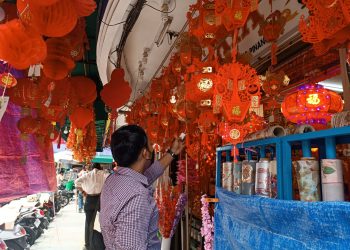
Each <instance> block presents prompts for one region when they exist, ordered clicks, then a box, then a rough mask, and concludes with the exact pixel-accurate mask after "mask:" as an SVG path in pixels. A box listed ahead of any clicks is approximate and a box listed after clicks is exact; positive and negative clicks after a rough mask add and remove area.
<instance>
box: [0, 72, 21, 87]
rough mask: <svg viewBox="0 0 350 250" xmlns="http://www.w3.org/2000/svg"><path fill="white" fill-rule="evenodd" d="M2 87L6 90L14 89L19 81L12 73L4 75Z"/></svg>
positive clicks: (1, 76)
mask: <svg viewBox="0 0 350 250" xmlns="http://www.w3.org/2000/svg"><path fill="white" fill-rule="evenodd" d="M0 85H1V86H3V87H5V88H12V87H14V86H16V85H17V80H16V78H15V77H14V76H13V75H12V74H11V73H10V72H7V73H2V74H0Z"/></svg>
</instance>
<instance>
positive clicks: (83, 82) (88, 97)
mask: <svg viewBox="0 0 350 250" xmlns="http://www.w3.org/2000/svg"><path fill="white" fill-rule="evenodd" d="M70 81H71V84H72V88H73V89H74V92H75V97H76V98H77V103H78V104H79V105H81V106H85V105H88V104H91V103H93V102H94V101H95V100H96V97H97V92H96V84H95V82H94V81H93V80H91V79H89V78H87V77H84V76H74V77H72V78H70Z"/></svg>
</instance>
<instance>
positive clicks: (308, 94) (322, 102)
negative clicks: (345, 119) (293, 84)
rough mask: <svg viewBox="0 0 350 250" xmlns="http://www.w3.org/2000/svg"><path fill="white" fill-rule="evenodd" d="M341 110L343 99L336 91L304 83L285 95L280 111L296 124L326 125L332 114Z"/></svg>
mask: <svg viewBox="0 0 350 250" xmlns="http://www.w3.org/2000/svg"><path fill="white" fill-rule="evenodd" d="M342 110H343V100H342V98H341V96H340V95H338V94H337V93H335V92H333V91H330V90H327V89H324V88H323V86H321V85H315V84H312V85H304V86H301V87H299V89H298V90H297V91H296V92H294V93H292V94H289V95H287V96H286V97H285V99H284V101H283V103H282V113H283V115H284V117H286V119H287V120H289V121H291V122H293V123H297V124H313V125H319V126H320V127H322V126H326V125H327V122H329V121H330V120H331V118H332V114H334V113H338V112H341V111H342Z"/></svg>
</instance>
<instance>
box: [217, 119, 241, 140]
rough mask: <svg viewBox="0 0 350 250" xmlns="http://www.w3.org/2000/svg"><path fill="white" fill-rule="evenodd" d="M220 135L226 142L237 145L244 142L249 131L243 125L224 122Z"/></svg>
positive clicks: (220, 127) (221, 125)
mask: <svg viewBox="0 0 350 250" xmlns="http://www.w3.org/2000/svg"><path fill="white" fill-rule="evenodd" d="M219 133H220V135H221V136H222V139H223V140H224V141H225V142H228V143H232V144H237V143H240V142H242V141H243V140H244V138H245V137H246V135H247V131H246V129H245V128H244V126H242V125H237V124H233V125H230V124H229V123H226V122H222V123H220V125H219Z"/></svg>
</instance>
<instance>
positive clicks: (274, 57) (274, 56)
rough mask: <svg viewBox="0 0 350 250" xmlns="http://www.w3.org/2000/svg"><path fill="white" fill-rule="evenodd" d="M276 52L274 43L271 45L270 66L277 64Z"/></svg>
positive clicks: (276, 48) (276, 47)
mask: <svg viewBox="0 0 350 250" xmlns="http://www.w3.org/2000/svg"><path fill="white" fill-rule="evenodd" d="M277 50H278V46H277V44H276V43H275V42H274V43H272V45H271V64H272V65H276V64H277Z"/></svg>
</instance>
